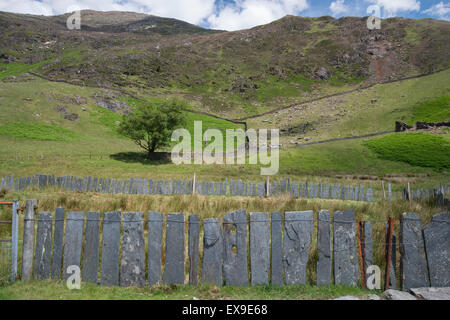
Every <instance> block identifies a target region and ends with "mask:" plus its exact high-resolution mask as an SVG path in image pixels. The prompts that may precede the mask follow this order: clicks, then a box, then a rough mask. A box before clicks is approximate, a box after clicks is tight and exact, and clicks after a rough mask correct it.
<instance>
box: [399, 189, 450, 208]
mask: <svg viewBox="0 0 450 320" xmlns="http://www.w3.org/2000/svg"><path fill="white" fill-rule="evenodd" d="M410 191H411V200H421V201H423V200H429V199H434V200H435V201H436V204H437V205H439V206H441V207H444V208H447V209H450V199H449V198H447V195H449V194H450V185H446V186H443V185H441V186H439V187H438V188H434V189H433V188H432V189H428V190H425V189H416V190H410ZM402 196H403V200H409V198H410V196H409V192H408V189H407V188H403V189H402Z"/></svg>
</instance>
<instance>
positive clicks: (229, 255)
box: [222, 210, 248, 286]
mask: <svg viewBox="0 0 450 320" xmlns="http://www.w3.org/2000/svg"><path fill="white" fill-rule="evenodd" d="M222 221H223V242H224V258H223V273H224V276H225V284H227V285H230V286H247V285H248V271H247V215H246V213H245V210H237V211H234V212H229V213H227V214H226V215H225V216H224V217H223V220H222ZM233 230H235V232H233ZM233 248H235V249H233ZM234 251H235V252H234Z"/></svg>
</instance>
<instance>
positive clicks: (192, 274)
mask: <svg viewBox="0 0 450 320" xmlns="http://www.w3.org/2000/svg"><path fill="white" fill-rule="evenodd" d="M188 220H189V240H188V242H189V243H188V248H189V284H193V285H195V284H197V278H198V261H199V260H198V259H199V241H200V224H199V223H200V221H199V219H198V215H197V214H194V215H190V216H189V219H188Z"/></svg>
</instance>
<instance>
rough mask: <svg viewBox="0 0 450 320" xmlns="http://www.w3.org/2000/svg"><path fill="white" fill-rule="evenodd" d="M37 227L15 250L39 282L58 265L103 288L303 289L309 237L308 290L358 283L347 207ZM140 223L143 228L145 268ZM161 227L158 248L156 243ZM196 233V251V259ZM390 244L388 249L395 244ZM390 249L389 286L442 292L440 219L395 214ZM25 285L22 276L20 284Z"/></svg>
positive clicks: (90, 218) (445, 226)
mask: <svg viewBox="0 0 450 320" xmlns="http://www.w3.org/2000/svg"><path fill="white" fill-rule="evenodd" d="M314 220H317V226H318V230H317V239H313V234H315V233H314V225H315V224H314ZM36 221H37V224H38V225H37V237H36V250H35V253H34V255H33V254H32V252H31V253H29V252H27V253H25V251H24V254H23V257H22V259H23V263H24V264H27V265H29V264H31V263H33V262H34V268H33V269H32V270H33V276H34V278H38V279H46V278H55V279H60V278H61V277H62V278H63V279H65V278H67V277H68V275H67V274H66V272H65V270H66V268H67V267H68V266H69V265H77V266H80V268H81V275H82V281H88V282H94V283H96V282H97V283H100V284H102V285H109V286H111V285H120V286H124V287H127V286H145V285H153V284H156V283H165V284H185V283H190V284H197V283H199V282H202V283H210V284H215V285H218V286H222V285H232V286H248V285H265V284H272V285H284V284H286V285H290V284H306V283H307V266H308V264H309V263H311V261H310V258H311V256H313V252H312V251H313V249H312V248H313V246H312V244H313V241H315V240H317V251H318V260H317V285H328V284H332V283H334V284H342V285H349V286H357V285H359V281H360V277H361V272H360V267H359V266H360V263H359V259H360V258H361V256H359V255H358V254H357V251H358V250H357V248H358V245H359V243H360V242H359V240H360V239H358V236H357V232H356V220H355V214H354V212H353V210H347V211H344V212H335V213H334V214H332V215H331V214H330V212H329V211H327V210H322V211H320V212H319V213H318V215H317V216H316V215H315V214H314V212H313V211H302V212H286V213H285V214H284V215H282V214H281V213H279V212H274V213H272V214H270V215H269V214H268V213H250V214H249V215H247V214H246V212H245V211H244V210H237V211H234V212H230V213H228V214H226V215H225V216H224V217H223V219H222V221H220V220H219V219H218V218H209V219H204V220H203V221H200V220H199V217H198V215H190V216H189V218H188V219H187V221H186V220H185V215H184V214H182V213H172V214H167V215H164V214H161V213H156V212H149V214H148V216H147V218H146V219H144V216H143V214H142V213H140V212H137V213H136V212H135V213H133V212H128V213H123V214H122V213H121V212H108V213H105V214H104V216H103V219H100V214H99V213H93V212H90V213H87V215H85V214H84V213H83V212H69V213H68V214H66V215H65V214H64V209H62V208H58V209H57V211H56V217H55V219H53V217H52V214H51V213H49V212H41V213H40V214H39V216H38V217H37V219H36ZM145 221H147V223H148V224H147V225H148V236H147V237H148V239H147V244H148V247H147V248H148V249H147V250H148V258H147V261H146V254H145V248H146V246H145V242H146V239H145V236H144V235H145V233H144V223H145ZM53 223H54V231H53V232H52V224H53ZM64 224H65V234H64ZM331 224H333V228H331ZM121 227H122V231H121ZM100 228H101V229H102V233H100V231H99V230H100ZM164 228H165V246H163V245H162V243H163V239H162V238H163V234H164V233H163V229H164ZM186 229H188V232H187V234H186ZM201 230H203V236H202V242H203V250H202V251H203V254H200V239H201V238H200V235H201ZM371 230H372V229H371V225H370V222H366V224H365V234H364V239H365V240H364V243H363V244H361V245H364V248H365V259H366V260H365V265H366V266H369V265H371V264H372V246H373V245H374V243H373V241H372V231H371ZM32 233H33V232H28V233H24V241H25V239H28V240H27V241H29V239H34V234H32ZM83 234H84V237H83ZM100 234H102V236H101V239H100ZM83 239H84V240H83ZM186 239H187V253H186V249H185V248H186ZM63 241H64V244H63ZM247 241H248V242H249V243H248V246H247ZM393 241H394V245H395V244H396V242H395V241H396V238H393ZM52 243H53V246H52ZM397 244H398V245H399V249H400V260H401V264H400V268H399V269H398V268H397V267H396V259H395V249H394V250H393V259H392V262H391V266H392V268H391V273H390V274H391V286H392V287H396V286H397V284H396V283H395V282H396V281H395V279H396V276H395V275H396V272H397V270H400V279H401V283H400V286H401V288H404V289H408V288H412V287H427V286H430V285H432V286H450V272H449V270H450V215H449V214H445V213H444V214H438V215H435V216H434V217H433V219H432V221H431V222H430V223H429V224H428V225H427V226H426V227H425V228H424V229H423V230H422V226H421V221H420V217H419V216H418V215H417V214H415V213H408V214H405V215H403V216H402V218H401V225H400V241H399V242H398V243H397ZM62 248H64V250H62ZM163 248H165V254H164V255H163V253H162V250H163ZM247 248H248V252H247ZM314 248H315V246H314ZM394 248H395V246H394ZM425 248H426V249H425ZM100 249H101V254H100ZM100 257H101V258H100ZM163 257H164V259H163ZM186 260H187V261H188V263H187V261H186ZM163 261H164V263H163ZM200 264H201V271H200ZM61 267H62V269H61ZM27 272H28V273H30V272H31V271H27ZM30 278H31V277H30V274H24V270H22V279H30ZM332 279H334V281H333V280H332Z"/></svg>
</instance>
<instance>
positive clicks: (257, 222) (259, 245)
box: [250, 212, 270, 286]
mask: <svg viewBox="0 0 450 320" xmlns="http://www.w3.org/2000/svg"><path fill="white" fill-rule="evenodd" d="M269 268H270V228H269V214H268V213H262V212H261V213H255V212H252V213H250V270H251V272H250V282H251V284H252V285H253V286H254V285H261V284H269Z"/></svg>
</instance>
